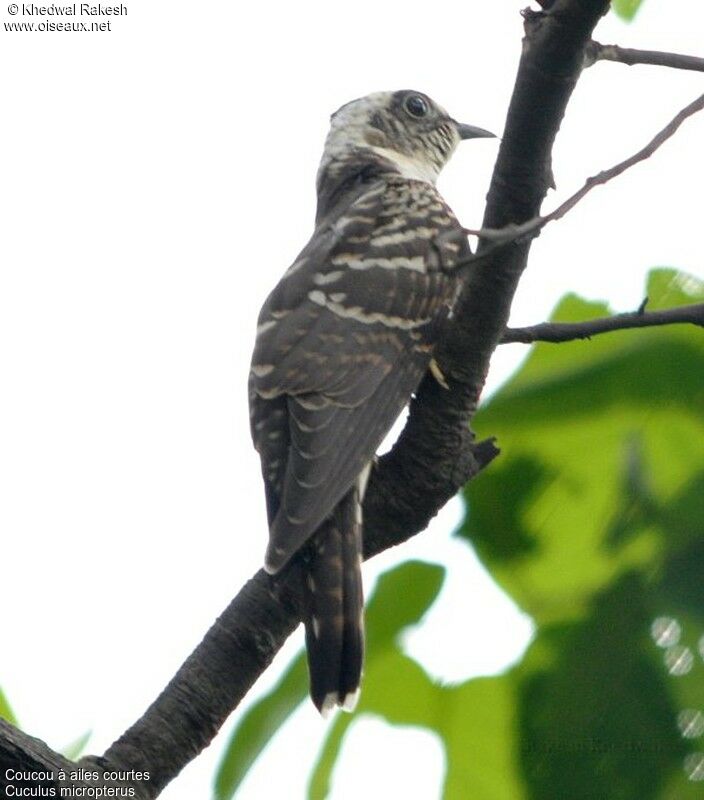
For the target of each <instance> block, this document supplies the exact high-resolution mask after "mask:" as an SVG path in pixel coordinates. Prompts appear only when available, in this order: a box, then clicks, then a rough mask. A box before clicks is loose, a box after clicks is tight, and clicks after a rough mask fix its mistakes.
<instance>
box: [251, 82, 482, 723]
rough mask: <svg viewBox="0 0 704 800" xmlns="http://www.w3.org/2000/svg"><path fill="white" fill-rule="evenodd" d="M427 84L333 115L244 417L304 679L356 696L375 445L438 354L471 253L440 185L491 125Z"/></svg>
mask: <svg viewBox="0 0 704 800" xmlns="http://www.w3.org/2000/svg"><path fill="white" fill-rule="evenodd" d="M493 135H494V134H492V133H490V132H489V131H487V130H484V129H483V128H478V127H475V126H472V125H466V124H462V123H459V122H457V121H456V120H455V119H453V118H452V117H451V116H450V115H449V114H448V113H447V112H446V111H445V110H444V109H443V108H442V107H441V106H440V105H438V104H437V103H436V102H434V101H433V100H432V99H431V98H430V97H428V96H427V95H426V94H423V93H422V92H419V91H415V90H400V91H391V92H375V93H373V94H369V95H367V96H365V97H361V98H359V99H356V100H353V101H351V102H349V103H347V104H345V105H343V106H342V107H341V108H340V109H338V110H337V111H336V112H335V113H334V114H333V115H332V116H331V118H330V130H329V133H328V135H327V138H326V140H325V145H324V149H323V155H322V159H321V162H320V166H319V169H318V173H317V180H316V188H317V210H316V217H315V227H314V231H313V235H312V237H311V239H310V241H309V242H308V244H307V245H306V246H305V247H304V248H303V250H302V251H301V252H300V254H299V255H298V257H297V258H296V259H295V260H294V262H293V263H292V264H291V266H290V267H289V268H288V270H287V271H286V272H285V273H284V274H283V277H282V278H281V279H280V281H279V282H278V284H277V285H276V286H275V288H274V289H273V291H272V292H271V294H270V295H269V296H268V298H267V299H266V301H265V302H264V305H263V306H262V309H261V312H260V314H259V318H258V323H257V333H256V339H255V344H254V352H253V355H252V363H251V367H250V373H249V387H248V388H249V403H250V425H251V433H252V438H253V441H254V446H255V448H256V450H257V451H258V453H259V456H260V458H261V466H262V476H263V479H264V490H265V498H266V507H267V517H268V525H269V542H268V547H267V550H266V555H265V561H264V569H265V571H266V572H267V573H269V574H270V575H272V576H274V580H275V579H276V576H278V575H280V573H281V572H282V571H283V570H284V569H285V568H286V566H287V565H289V564H290V563H296V564H298V566H299V575H300V577H299V578H298V580H299V581H300V582H301V592H302V596H303V607H304V612H303V622H304V626H305V641H306V649H307V654H308V666H309V679H310V695H311V698H312V700H313V703H314V704H315V706H316V708H317V709H318V711H320V712H321V714H322V715H323V716H327V715H328V714H329V713H330V712H331V711H332V710H333V709H334V708H336V707H338V706H339V707H342V708H343V709H344V710H347V711H352V710H353V709H354V707H355V705H356V702H357V698H358V697H359V691H360V683H361V678H362V667H363V661H364V619H363V605H364V600H363V592H362V576H361V560H362V523H363V520H362V501H363V497H364V492H365V488H366V483H367V480H368V477H369V473H370V470H371V468H372V466H373V461H374V457H375V453H376V451H377V449H378V448H379V446H380V445H381V443H382V440H383V439H384V438H385V436H386V435H387V433H388V432H389V429H390V428H391V426H392V425H393V423H394V421H395V420H396V418H397V417H398V416H399V415H400V413H401V412H402V411H403V409H404V407H405V406H406V405H407V403H408V402H409V400H410V398H411V396H412V395H413V393H414V392H415V391H416V389H417V388H418V386H419V384H420V382H421V380H422V379H423V377H424V375H425V374H426V372H427V371H428V370H430V371H431V373H432V374H433V375H434V376H435V377H436V379H437V380H438V381H439V382H440V383H441V384H443V385H444V384H445V379H444V376H443V375H442V372H441V371H440V369H439V368H438V366H437V364H436V363H435V361H434V360H433V352H434V349H435V347H436V345H437V343H438V341H439V340H440V339H441V337H442V335H443V330H444V328H445V326H446V321H447V320H448V319H449V318H450V316H451V314H452V308H453V304H454V303H455V301H456V298H457V296H458V293H459V291H460V289H461V285H462V278H461V270H460V269H459V267H460V266H461V265H462V264H463V263H466V262H467V259H468V258H469V257H471V250H470V247H469V243H468V241H467V238H466V235H465V232H464V230H463V228H462V226H461V225H460V223H459V222H458V221H457V219H456V217H455V215H454V214H453V212H452V211H451V209H450V208H449V206H448V205H447V203H446V202H445V201H444V200H443V198H442V197H441V195H440V194H439V192H438V190H437V188H436V180H437V178H438V175H439V174H440V171H441V170H442V169H443V167H444V166H445V164H446V163H447V162H448V160H449V159H450V156H451V155H452V153H453V152H454V150H455V148H456V147H457V145H458V144H459V142H460V141H461V140H463V139H474V138H483V137H491V136H493Z"/></svg>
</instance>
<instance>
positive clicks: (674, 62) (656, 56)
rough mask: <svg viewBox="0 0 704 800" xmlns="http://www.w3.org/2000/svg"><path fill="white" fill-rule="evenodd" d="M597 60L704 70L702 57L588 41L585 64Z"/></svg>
mask: <svg viewBox="0 0 704 800" xmlns="http://www.w3.org/2000/svg"><path fill="white" fill-rule="evenodd" d="M597 61H616V62H618V63H619V64H627V65H628V66H629V67H631V66H634V65H635V64H650V65H652V66H655V67H672V68H673V69H687V70H694V71H695V72H704V58H698V57H697V56H684V55H681V54H680V53H666V52H664V51H662V50H634V49H633V48H630V47H619V46H618V45H617V44H600V43H599V42H593V41H592V42H590V43H589V46H588V47H587V52H586V64H585V66H587V67H590V66H592V64H595V63H596V62H597Z"/></svg>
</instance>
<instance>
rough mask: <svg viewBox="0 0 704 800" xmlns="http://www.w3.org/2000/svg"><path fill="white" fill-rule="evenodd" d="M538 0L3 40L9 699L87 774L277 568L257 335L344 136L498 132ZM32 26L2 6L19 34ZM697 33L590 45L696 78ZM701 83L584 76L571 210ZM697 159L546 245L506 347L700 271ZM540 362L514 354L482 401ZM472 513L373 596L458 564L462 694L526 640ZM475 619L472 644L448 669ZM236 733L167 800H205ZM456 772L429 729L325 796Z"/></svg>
mask: <svg viewBox="0 0 704 800" xmlns="http://www.w3.org/2000/svg"><path fill="white" fill-rule="evenodd" d="M524 4H525V3H521V2H515V3H514V2H501V3H487V2H477V1H476V0H469V1H468V2H465V3H456V2H451V0H436V2H435V3H433V4H432V6H431V5H430V4H428V3H427V2H421V0H406V1H405V2H403V3H402V2H398V1H389V2H384V3H381V2H378V0H377V1H376V2H370V0H355V2H354V3H352V2H348V3H339V2H330V0H328V2H325V3H323V2H320V0H316V1H315V2H308V3H306V4H296V3H284V2H275V3H268V4H251V3H248V4H242V3H240V4H235V3H224V2H212V0H205V2H201V3H199V4H195V3H184V2H181V0H169V2H166V0H128V3H127V7H128V14H127V16H124V17H116V18H112V28H113V30H112V31H110V32H107V31H106V32H103V33H59V32H53V33H48V32H45V33H39V32H35V33H17V32H15V33H9V32H6V31H5V30H4V29H0V40H1V43H0V73H1V74H2V75H3V80H2V85H1V86H0V99H1V103H2V105H1V108H2V112H1V113H2V125H1V126H0V152H1V153H2V177H1V183H0V220H2V222H1V223H0V225H1V226H2V227H1V230H2V235H1V236H0V536H1V537H2V539H1V541H2V550H1V551H0V552H1V555H0V564H1V567H0V686H2V687H3V689H4V690H5V691H6V693H7V695H8V697H9V699H10V701H11V702H12V704H13V705H14V707H15V710H16V712H17V714H18V715H19V717H20V719H21V721H22V722H23V724H24V726H25V728H26V730H27V731H28V732H30V733H32V734H33V735H36V736H39V737H41V738H43V739H45V740H46V741H48V742H49V744H51V745H52V746H54V747H57V748H58V747H61V746H62V745H64V744H66V743H67V742H69V741H71V740H72V739H74V738H75V737H76V736H78V735H79V734H80V733H82V732H83V731H84V730H86V729H88V728H91V729H93V731H94V737H93V739H92V741H91V745H90V748H89V749H90V750H91V752H101V751H102V750H104V749H105V747H107V746H108V745H109V743H110V742H111V741H112V740H113V739H114V738H115V737H117V736H118V735H119V734H120V733H122V731H123V730H124V729H125V728H126V727H127V726H129V725H130V724H131V723H132V722H133V721H134V720H135V719H136V718H137V717H138V716H139V715H140V714H141V713H142V711H143V710H144V709H145V708H146V706H147V705H148V704H149V703H150V702H151V700H152V699H153V698H154V697H155V696H156V694H157V693H158V692H159V690H160V689H161V688H162V687H163V685H164V684H165V683H166V681H167V680H168V679H169V678H170V677H171V675H172V674H173V672H174V671H175V670H176V668H177V667H178V666H179V665H180V663H181V661H182V660H183V659H184V658H185V656H186V655H188V653H189V652H190V651H191V649H192V648H193V647H194V645H195V644H196V643H197V641H198V640H199V639H200V637H201V635H202V634H203V633H204V632H205V630H206V629H207V627H208V626H209V625H210V623H211V622H212V620H213V619H214V618H215V617H216V616H217V614H218V613H219V612H220V611H221V609H222V608H223V607H224V606H225V605H226V603H227V602H228V601H229V600H230V598H231V596H232V595H233V594H234V593H235V592H236V590H237V589H238V588H239V587H240V586H241V584H242V583H243V582H244V581H245V580H246V579H247V578H248V577H249V576H250V574H251V573H252V572H254V571H255V570H256V569H257V568H258V567H259V565H260V560H261V557H262V555H263V550H264V544H265V539H266V526H265V516H264V502H263V494H262V490H261V486H260V477H259V466H258V460H257V458H256V455H255V453H254V451H253V450H252V448H251V444H250V441H249V432H248V421H247V408H246V390H245V386H246V373H247V368H248V362H249V354H250V350H251V347H252V341H253V330H254V323H255V318H256V315H257V312H258V309H259V307H260V305H261V303H262V301H263V299H264V297H265V296H266V294H267V292H268V291H269V289H270V288H271V287H272V286H273V285H274V283H275V282H276V280H277V279H278V277H279V275H280V274H281V273H282V272H283V270H284V269H285V268H286V267H287V266H288V264H289V263H290V262H291V261H292V260H293V258H294V257H295V255H296V253H297V252H298V250H299V249H300V248H301V247H302V245H303V244H304V243H305V241H306V239H307V238H308V236H309V234H310V231H311V225H312V216H313V211H314V176H315V170H316V167H317V161H318V158H319V155H320V149H321V145H322V142H323V139H324V136H325V133H326V127H327V120H328V115H329V114H330V113H331V112H332V111H334V110H335V109H336V108H337V107H338V106H340V105H341V104H342V103H344V102H346V101H347V100H350V99H352V98H354V97H358V96H360V95H362V94H365V93H367V92H369V91H374V90H379V89H396V88H410V87H413V88H418V89H421V90H423V91H426V92H428V93H429V94H430V95H431V96H433V97H435V98H436V99H437V100H438V101H439V102H441V103H442V104H443V105H445V106H446V107H447V108H448V109H449V110H450V112H451V113H452V114H453V115H454V116H456V117H457V118H458V119H461V120H463V121H466V122H469V123H473V124H476V125H480V126H482V127H486V128H490V129H493V130H495V131H496V132H500V131H501V129H502V125H503V119H504V115H505V110H506V106H507V102H508V99H509V96H510V91H511V87H512V83H513V78H514V74H515V67H516V64H517V60H518V56H519V51H520V38H521V20H520V17H519V15H518V11H519V9H520V8H521V6H522V5H524ZM431 9H432V10H431ZM23 19H24V20H25V21H26V20H29V19H30V18H29V17H24V18H22V17H21V16H16V17H10V15H9V14H8V12H7V9H6V6H3V7H2V9H0V23H5V22H8V21H11V20H14V21H22V20H23ZM36 19H37V18H35V20H36ZM702 31H704V7H703V6H702V3H701V0H669V2H664V0H646V2H645V5H644V8H643V11H642V13H641V14H640V16H639V18H638V20H637V22H636V23H635V24H634V25H633V26H627V25H625V24H623V23H621V22H620V21H618V20H616V19H608V20H606V21H605V22H604V23H603V24H602V25H601V27H600V29H599V33H598V38H599V39H600V40H601V41H604V42H618V43H620V44H624V45H631V46H641V47H651V48H660V49H671V50H679V51H681V52H689V53H695V54H696V53H697V52H698V51H699V54H701V42H702ZM703 85H704V84H703V81H702V75H701V74H690V73H679V72H674V71H666V70H659V69H656V68H647V67H634V68H630V69H629V68H626V67H623V66H619V65H611V64H603V65H597V66H596V67H594V68H593V69H591V70H589V71H588V72H587V73H586V74H585V75H584V77H583V79H582V81H581V82H580V84H579V87H578V90H577V92H576V94H575V96H574V99H573V102H572V105H571V107H570V109H569V112H568V116H567V118H566V121H565V123H564V125H563V130H562V132H561V134H560V137H559V140H558V145H557V147H556V150H555V162H554V168H555V175H556V180H557V183H558V187H559V189H560V195H559V196H564V195H565V194H567V193H568V192H570V191H572V190H574V189H576V188H577V187H578V186H579V185H581V183H582V181H583V180H584V178H585V177H586V176H587V175H589V174H592V173H594V172H595V171H598V170H599V169H601V168H604V167H606V166H610V165H611V164H612V163H614V162H616V161H618V160H620V159H621V158H623V157H625V156H627V155H630V154H631V153H632V152H633V151H635V150H636V149H638V148H639V147H640V146H641V145H642V144H644V143H645V141H647V140H648V139H649V138H650V137H651V136H652V134H653V133H655V131H656V130H658V129H659V128H660V127H662V126H663V125H664V124H665V123H666V122H667V121H668V120H669V119H670V117H671V116H672V115H674V113H675V112H676V111H677V110H679V108H680V107H682V106H684V105H685V104H686V103H688V102H689V101H691V100H692V99H694V97H696V96H697V95H698V94H700V93H701V92H702V86H703ZM703 138H704V117H700V118H698V119H694V120H691V121H689V122H688V123H686V125H685V127H684V128H683V129H682V130H681V132H680V133H679V134H678V135H677V137H676V139H675V140H674V141H672V142H671V143H669V144H667V145H666V146H665V147H664V148H663V149H662V150H661V151H660V152H659V153H658V154H657V155H656V156H655V157H654V158H653V159H651V160H650V161H649V162H647V163H646V164H645V165H641V166H639V167H637V168H635V169H634V170H633V171H632V172H629V173H628V174H627V175H625V176H623V177H622V178H620V179H619V180H618V181H615V182H613V183H611V184H609V186H607V187H605V188H601V189H597V190H596V191H595V192H594V193H593V194H592V195H591V196H590V197H589V198H588V199H587V200H585V201H584V202H583V204H582V205H581V206H580V207H579V208H578V209H576V210H575V211H573V212H572V213H571V214H570V215H569V216H568V218H567V219H565V220H564V221H562V222H559V223H557V224H555V225H553V226H550V228H548V229H547V230H546V231H545V232H544V233H543V235H542V237H541V238H540V239H539V240H538V241H537V242H536V243H535V245H534V248H533V255H532V259H531V264H530V268H529V270H528V272H527V274H526V276H525V278H524V280H523V282H522V284H521V287H520V291H519V294H518V296H517V298H516V302H515V306H514V316H513V321H514V323H515V324H523V323H532V322H538V321H541V320H543V319H544V318H545V317H546V316H547V314H548V313H549V311H550V309H551V308H552V307H553V306H554V304H555V303H556V302H557V300H558V299H559V297H560V296H561V295H562V294H564V293H565V292H566V291H570V290H574V291H577V292H579V293H581V294H583V295H585V296H587V297H591V298H601V299H608V300H610V301H611V302H612V304H613V306H614V307H615V308H617V309H619V310H626V309H632V308H635V307H636V306H637V305H638V304H639V302H640V300H641V299H642V295H643V282H644V276H645V273H646V272H647V270H648V268H650V267H651V266H655V265H672V266H676V267H679V268H681V269H684V270H688V271H690V272H692V273H695V274H698V275H699V276H700V277H704V262H703V259H702V253H701V231H700V229H701V220H702V210H701V186H702V181H703V179H704V168H703V166H702V163H703V162H702V157H701V142H702V140H703ZM495 153H496V143H494V142H491V141H478V142H472V143H468V144H466V145H464V146H463V148H462V150H461V152H460V153H458V154H457V155H456V156H455V158H454V160H453V162H452V164H451V165H450V167H449V168H448V170H447V174H445V175H444V176H443V177H442V178H441V183H440V186H441V189H442V190H443V192H444V193H445V195H446V197H447V199H448V200H449V201H450V203H451V205H452V206H453V207H454V209H455V211H456V212H457V214H458V216H459V218H460V219H461V220H462V221H463V222H464V223H465V224H466V225H468V226H470V227H475V226H478V225H479V223H480V222H481V214H482V207H483V198H484V196H485V194H486V190H487V187H488V181H489V175H490V172H491V168H492V165H493V160H494V157H495ZM559 196H558V195H555V194H553V195H552V196H551V197H549V199H548V201H547V203H546V206H545V208H546V209H549V208H552V207H554V205H555V204H556V202H557V200H558V199H559ZM522 353H523V350H521V349H520V348H519V347H513V348H504V349H502V350H501V351H500V354H499V355H498V356H497V357H496V358H495V361H494V364H493V369H492V374H491V386H494V387H495V386H496V385H497V384H498V383H499V382H500V380H501V379H503V378H504V377H505V376H506V375H507V374H508V373H509V372H510V370H511V369H513V368H514V366H515V365H516V363H517V361H518V360H520V357H521V354H522ZM459 516H460V508H459V505H458V503H456V502H455V503H454V504H451V505H450V506H449V507H448V509H447V510H446V511H445V512H444V513H443V515H442V516H441V517H440V519H439V520H438V521H437V522H436V523H435V525H434V526H433V527H432V529H431V530H430V531H429V532H428V533H427V534H425V535H423V536H421V537H417V539H416V540H415V541H414V542H412V543H410V544H408V545H407V546H405V547H403V548H402V549H396V550H394V551H393V552H392V553H387V554H385V555H384V556H383V557H382V558H381V559H379V560H378V563H375V564H370V565H368V567H367V568H366V569H367V571H366V573H365V578H366V579H367V587H368V589H370V588H371V586H372V584H373V577H374V576H375V575H376V574H378V571H379V570H380V569H381V568H382V567H385V568H386V567H389V566H391V565H393V564H396V563H398V562H399V561H400V560H402V559H405V558H406V557H411V556H415V557H422V558H426V559H429V560H435V561H439V562H441V563H447V564H449V563H452V566H453V573H452V579H451V582H450V586H449V587H448V589H447V591H446V592H445V593H444V594H443V596H442V598H441V602H440V603H439V604H438V606H437V608H436V609H435V610H434V611H433V613H432V615H431V619H430V621H429V624H428V625H427V626H426V627H424V628H423V630H422V631H421V632H418V633H417V634H415V635H413V636H411V637H409V647H410V649H411V651H412V652H413V653H414V654H415V655H416V656H417V657H418V658H419V659H420V660H421V662H422V663H423V664H424V665H425V666H426V667H427V668H428V669H430V670H431V672H433V674H436V675H438V676H439V677H442V678H445V679H454V680H459V679H464V678H466V677H469V676H470V675H475V674H490V673H492V672H495V671H498V670H501V669H503V668H504V667H505V666H506V665H507V664H509V663H511V662H512V661H513V660H514V659H516V658H518V657H520V654H521V652H522V650H523V648H524V647H525V644H526V642H527V640H528V638H529V635H530V623H529V621H528V620H526V619H525V618H523V617H522V616H521V615H520V614H519V613H518V612H517V610H516V609H515V608H514V607H513V606H512V604H511V603H510V601H508V599H507V598H505V597H503V596H502V595H501V593H500V592H499V591H498V590H497V589H495V588H494V587H493V586H492V584H491V581H490V580H489V579H488V578H487V577H486V576H485V574H484V573H483V571H482V570H481V568H480V567H479V566H478V565H477V563H476V562H475V560H474V558H473V556H472V555H471V553H470V552H469V550H468V548H466V547H465V546H464V545H462V544H460V543H458V542H452V541H449V537H448V532H449V531H450V530H451V529H452V527H453V525H454V523H455V521H456V520H458V519H459ZM458 618H461V619H462V621H463V625H464V626H466V630H468V631H469V630H471V631H472V632H473V633H472V638H471V639H470V640H469V641H465V642H457V641H455V642H454V645H453V643H452V641H453V639H455V638H456V636H455V634H456V628H455V624H454V623H455V621H456V620H457V619H458ZM300 641H301V640H300V636H299V637H296V641H295V642H293V643H289V644H288V646H287V648H286V649H285V651H284V654H283V655H282V657H281V658H279V659H278V660H277V662H276V664H275V666H274V667H273V668H272V669H271V670H270V671H269V673H268V674H267V675H265V676H264V678H263V679H262V681H261V682H260V685H259V687H258V689H260V690H261V689H264V688H265V687H267V686H269V685H271V683H272V682H273V680H274V679H275V677H276V675H277V674H278V672H279V670H280V669H281V668H282V667H283V666H285V664H286V663H287V661H288V658H289V657H290V655H291V654H292V653H293V652H295V650H296V648H297V646H298V645H299V644H300ZM252 696H254V694H253V695H252ZM232 722H233V720H231V721H230V723H228V725H226V727H225V729H224V731H225V735H226V734H227V733H228V732H229V730H230V729H231V726H232ZM323 731H324V726H323V723H321V722H320V720H319V719H318V717H317V715H316V713H315V712H314V710H313V709H312V706H310V704H306V705H305V707H303V708H302V709H301V710H300V711H299V712H298V713H297V714H296V716H295V719H294V721H293V723H292V724H291V725H290V726H289V728H288V729H287V730H286V731H285V732H284V733H282V734H281V735H280V736H279V737H277V739H276V740H275V741H274V743H273V744H272V746H271V748H270V751H269V752H268V753H267V754H266V756H265V757H264V758H263V759H262V761H261V762H260V764H259V765H258V766H257V767H256V768H255V770H254V771H253V772H252V774H251V776H250V778H249V779H248V781H247V784H246V785H245V786H244V787H243V789H242V791H241V793H240V795H239V797H241V798H243V799H244V800H253V799H254V800H260V798H268V797H286V798H289V797H290V798H297V797H302V796H303V791H304V786H305V783H306V778H307V775H308V772H309V767H310V764H311V763H312V759H313V756H314V754H315V753H316V751H317V748H318V746H319V743H320V741H321V736H322V733H323ZM224 738H225V737H224V736H223V735H221V736H220V737H219V738H218V739H217V740H216V742H215V743H214V745H213V746H211V748H210V749H209V750H208V751H207V753H206V754H205V755H204V756H202V757H201V758H200V759H198V760H197V761H196V762H195V763H194V764H193V765H191V766H190V767H188V768H187V769H186V771H185V772H184V773H183V774H182V775H181V777H180V778H179V779H178V780H177V781H176V782H175V783H173V784H172V785H171V787H169V788H168V789H167V790H166V791H165V792H164V794H163V795H162V796H163V797H164V798H166V800H192V799H193V798H207V797H208V796H209V786H210V780H211V777H212V773H213V769H214V766H215V763H216V761H217V758H218V757H219V754H220V751H221V748H222V745H223V743H224ZM380 747H383V754H384V763H385V764H387V766H386V767H385V769H384V774H380V773H377V772H375V770H374V764H375V762H377V761H378V754H379V748H380ZM392 765H396V767H394V766H392ZM442 770H443V760H442V752H441V749H440V747H439V745H438V743H437V742H436V741H434V740H433V739H432V737H430V736H429V735H427V734H424V733H422V732H418V731H399V730H389V729H386V728H384V727H381V726H380V723H378V722H373V721H369V722H363V723H360V724H359V726H358V727H357V728H356V729H355V730H354V731H353V733H352V735H351V737H350V739H349V740H348V745H347V747H346V749H345V752H344V755H343V758H342V761H341V763H340V766H339V768H338V771H337V773H336V775H337V779H336V783H335V790H334V797H335V798H336V800H346V798H351V797H358V796H361V793H362V792H365V793H366V796H367V797H382V796H385V792H384V789H385V787H386V788H388V790H389V791H391V788H392V787H393V791H394V796H406V797H412V798H423V800H427V798H432V797H433V796H435V794H436V792H437V786H438V782H439V780H440V777H441V775H442Z"/></svg>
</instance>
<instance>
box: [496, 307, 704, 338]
mask: <svg viewBox="0 0 704 800" xmlns="http://www.w3.org/2000/svg"><path fill="white" fill-rule="evenodd" d="M676 323H689V324H691V325H698V326H699V327H701V328H704V303H694V304H692V305H688V306H680V307H679V308H668V309H666V310H664V311H640V310H639V311H630V312H628V313H626V314H615V315H614V316H613V317H603V318H601V319H590V320H587V321H585V322H543V323H541V324H539V325H530V326H528V327H526V328H507V329H506V331H505V333H504V335H503V336H502V337H501V344H512V343H514V342H520V343H522V344H531V343H532V342H555V343H557V342H572V341H574V340H575V339H591V337H592V336H597V335H598V334H600V333H610V332H611V331H623V330H629V329H632V328H652V327H655V326H660V325H673V324H676Z"/></svg>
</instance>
